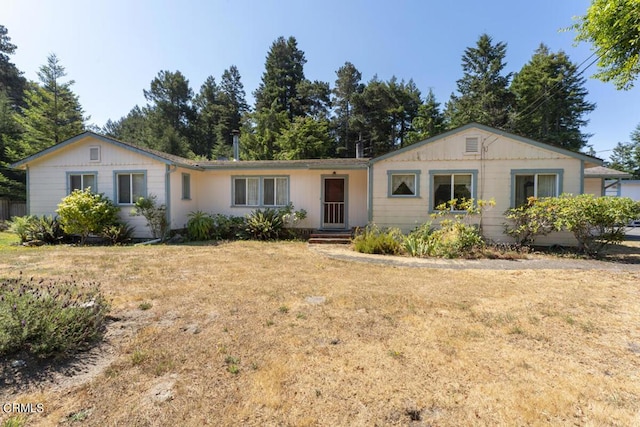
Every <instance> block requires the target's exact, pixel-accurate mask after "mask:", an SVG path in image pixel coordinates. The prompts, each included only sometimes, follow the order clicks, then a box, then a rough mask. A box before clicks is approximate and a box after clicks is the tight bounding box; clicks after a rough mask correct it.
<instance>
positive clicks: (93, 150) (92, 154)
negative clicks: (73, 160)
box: [89, 146, 100, 162]
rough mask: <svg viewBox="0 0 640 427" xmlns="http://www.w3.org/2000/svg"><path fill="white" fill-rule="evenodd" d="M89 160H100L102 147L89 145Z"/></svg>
mask: <svg viewBox="0 0 640 427" xmlns="http://www.w3.org/2000/svg"><path fill="white" fill-rule="evenodd" d="M89 161H92V162H99V161H100V147H99V146H98V147H89Z"/></svg>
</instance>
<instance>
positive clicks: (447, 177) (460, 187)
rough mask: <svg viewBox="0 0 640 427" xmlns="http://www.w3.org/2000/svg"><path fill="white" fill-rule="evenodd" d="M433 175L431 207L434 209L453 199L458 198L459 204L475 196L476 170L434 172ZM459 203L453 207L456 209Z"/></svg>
mask: <svg viewBox="0 0 640 427" xmlns="http://www.w3.org/2000/svg"><path fill="white" fill-rule="evenodd" d="M432 176H433V178H432V185H433V193H432V194H433V197H432V203H431V208H432V209H433V210H436V209H437V208H438V206H440V205H442V204H445V203H447V202H449V201H450V200H453V199H456V200H457V201H458V204H459V203H460V202H462V201H463V200H469V199H471V198H473V197H474V193H475V191H474V188H475V176H476V172H460V173H447V174H443V173H432ZM458 204H456V205H454V206H452V207H451V209H452V210H456V208H457V205H458Z"/></svg>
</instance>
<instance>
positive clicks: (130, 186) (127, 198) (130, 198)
mask: <svg viewBox="0 0 640 427" xmlns="http://www.w3.org/2000/svg"><path fill="white" fill-rule="evenodd" d="M146 187H147V186H146V174H145V173H144V172H117V173H116V200H117V201H118V204H119V205H132V204H134V203H135V202H136V200H138V199H139V198H140V197H145V196H146Z"/></svg>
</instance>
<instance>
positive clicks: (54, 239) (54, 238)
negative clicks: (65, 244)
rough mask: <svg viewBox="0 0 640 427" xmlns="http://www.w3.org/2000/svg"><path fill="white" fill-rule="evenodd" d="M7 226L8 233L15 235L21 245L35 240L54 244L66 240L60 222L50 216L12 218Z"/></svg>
mask: <svg viewBox="0 0 640 427" xmlns="http://www.w3.org/2000/svg"><path fill="white" fill-rule="evenodd" d="M9 224H10V225H9V231H11V232H13V233H15V234H17V235H18V237H19V238H20V242H21V243H25V242H32V241H36V240H37V241H40V242H43V243H46V244H56V243H60V242H62V241H64V240H65V238H66V234H65V232H64V231H63V229H62V225H61V224H60V221H59V220H58V218H56V217H54V216H52V215H43V216H41V217H38V216H37V215H28V216H23V217H14V218H13V219H12V220H11V221H10V223H9Z"/></svg>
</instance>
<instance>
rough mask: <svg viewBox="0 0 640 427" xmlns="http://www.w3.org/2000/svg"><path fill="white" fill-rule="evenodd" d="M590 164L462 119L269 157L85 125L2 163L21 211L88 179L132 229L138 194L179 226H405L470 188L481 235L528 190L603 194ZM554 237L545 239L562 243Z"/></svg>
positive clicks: (498, 224)
mask: <svg viewBox="0 0 640 427" xmlns="http://www.w3.org/2000/svg"><path fill="white" fill-rule="evenodd" d="M601 164H602V161H601V160H600V159H597V158H595V157H591V156H587V155H584V154H581V153H575V152H572V151H568V150H564V149H561V148H556V147H553V146H550V145H547V144H543V143H540V142H536V141H533V140H530V139H527V138H522V137H519V136H516V135H512V134H509V133H506V132H503V131H499V130H496V129H492V128H489V127H487V126H483V125H478V124H469V125H466V126H463V127H460V128H458V129H454V130H452V131H449V132H446V133H444V134H442V135H439V136H436V137H433V138H430V139H427V140H425V141H421V142H418V143H416V144H413V145H411V146H408V147H404V148H402V149H399V150H397V151H394V152H391V153H388V154H386V155H383V156H380V157H378V158H375V159H362V158H350V159H315V160H280V161H276V160H273V161H268V160H266V161H228V160H227V161H202V162H200V161H194V160H189V159H185V158H182V157H177V156H172V155H169V154H166V153H162V152H159V151H156V150H151V149H147V148H142V147H138V146H135V145H133V144H129V143H126V142H122V141H117V140H115V139H112V138H108V137H105V136H101V135H98V134H95V133H93V132H85V133H83V134H81V135H78V136H76V137H74V138H71V139H69V140H67V141H64V142H62V143H60V144H57V145H55V146H53V147H50V148H48V149H46V150H44V151H41V152H39V153H37V154H34V155H32V156H30V157H28V158H26V159H24V160H22V161H19V162H17V163H15V164H14V165H12V166H13V167H14V168H19V169H25V170H27V204H28V213H29V214H32V215H44V214H54V213H55V211H56V209H57V205H58V203H59V202H60V200H61V199H62V198H64V197H65V196H66V195H67V194H69V193H71V192H72V191H73V190H74V189H80V188H86V187H91V188H92V189H93V191H96V192H100V193H105V194H106V195H107V196H108V197H110V198H111V199H112V200H113V201H114V202H115V203H116V204H117V205H118V206H120V207H121V208H122V209H121V216H122V219H123V220H125V221H128V222H129V223H131V224H132V225H134V226H135V227H136V236H137V237H148V236H149V231H148V229H147V228H146V225H145V220H144V218H142V217H130V216H129V212H130V208H131V207H132V206H133V203H134V202H135V200H136V199H137V198H138V197H140V196H144V197H148V196H150V195H155V196H156V197H157V202H158V203H159V204H165V205H166V206H167V216H168V219H169V223H170V224H171V228H172V229H181V228H184V227H185V226H186V223H187V220H188V215H189V213H190V212H194V211H198V210H200V211H204V212H208V213H213V214H216V213H221V214H225V215H234V216H242V215H245V214H247V213H249V212H251V211H252V210H255V209H257V208H266V207H279V206H285V205H287V204H289V203H292V204H293V205H294V206H295V209H304V210H306V211H307V218H306V219H305V220H304V221H301V222H300V223H298V224H296V226H297V227H301V228H310V229H327V230H336V229H337V230H349V229H351V228H353V227H358V226H364V225H366V224H367V223H368V222H374V223H376V224H378V225H379V226H394V227H400V228H401V229H402V230H403V231H405V232H407V231H410V230H411V229H412V228H414V227H415V226H417V225H419V224H421V223H423V222H425V221H428V220H430V214H431V213H433V212H434V210H435V207H436V206H438V205H439V204H441V203H443V202H446V201H448V200H450V199H452V198H462V197H465V198H469V197H472V198H474V199H484V200H489V199H492V198H493V199H494V200H495V201H496V205H495V206H494V207H493V208H491V209H489V210H488V211H486V212H485V213H484V214H483V216H482V219H481V221H480V220H478V222H479V223H480V224H481V226H482V230H483V233H484V235H485V237H488V238H490V239H492V240H494V241H508V238H507V236H505V235H504V234H503V223H504V216H503V213H504V211H505V210H506V209H507V208H509V207H513V206H516V205H518V204H520V203H523V202H524V201H525V200H526V198H527V197H529V196H538V197H544V196H555V195H559V194H561V193H573V194H581V193H585V192H588V193H592V194H596V195H603V194H604V184H603V183H604V178H603V177H604V176H605V175H606V176H607V177H609V178H610V177H611V176H610V175H609V174H605V173H603V169H604V168H602V167H599V166H601ZM590 171H594V172H595V171H598V172H597V173H594V174H591V175H590ZM609 171H610V170H609ZM559 238H561V237H559V236H554V237H553V239H556V240H553V243H567V242H565V241H558V240H557V239H559ZM561 239H565V238H564V237H562V238H561ZM541 243H543V242H542V241H541Z"/></svg>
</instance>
